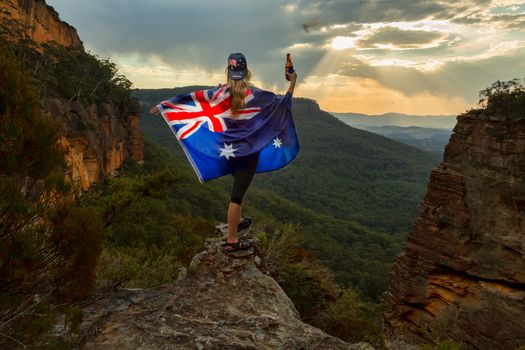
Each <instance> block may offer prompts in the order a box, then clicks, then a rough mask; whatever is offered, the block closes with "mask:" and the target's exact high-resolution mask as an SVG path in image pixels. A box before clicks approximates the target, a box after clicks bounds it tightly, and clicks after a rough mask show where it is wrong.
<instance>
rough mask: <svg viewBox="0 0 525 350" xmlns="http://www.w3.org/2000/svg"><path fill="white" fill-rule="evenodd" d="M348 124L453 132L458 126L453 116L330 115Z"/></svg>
mask: <svg viewBox="0 0 525 350" xmlns="http://www.w3.org/2000/svg"><path fill="white" fill-rule="evenodd" d="M330 114H332V115H333V116H335V117H336V118H338V119H339V120H341V121H343V122H345V123H346V124H348V125H350V126H353V127H357V128H363V127H368V126H384V125H392V126H404V127H408V126H420V127H425V128H438V129H449V130H452V128H454V125H456V116H453V115H408V114H402V113H386V114H381V115H367V114H361V113H330Z"/></svg>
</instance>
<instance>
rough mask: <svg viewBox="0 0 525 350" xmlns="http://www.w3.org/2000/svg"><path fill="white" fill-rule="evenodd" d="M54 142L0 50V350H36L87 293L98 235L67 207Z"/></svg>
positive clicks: (29, 87) (1, 47)
mask: <svg viewBox="0 0 525 350" xmlns="http://www.w3.org/2000/svg"><path fill="white" fill-rule="evenodd" d="M57 137H58V128H57V126H55V125H53V124H52V123H51V122H50V121H49V120H48V119H47V118H46V117H45V116H44V114H43V113H42V110H41V105H40V96H39V92H38V91H37V90H36V89H35V88H34V84H33V82H32V80H31V77H30V75H29V74H27V73H26V72H24V71H23V70H22V69H21V67H20V61H19V60H18V59H17V57H16V56H15V54H13V53H11V51H10V50H8V49H6V46H5V43H1V42H0V247H2V249H1V250H0V347H1V348H9V347H14V345H20V346H22V345H24V346H34V345H39V346H43V344H45V343H46V341H45V335H46V331H47V330H48V329H50V327H51V326H52V325H53V323H54V317H55V315H56V314H57V313H59V312H61V311H64V309H65V308H67V306H66V305H69V304H70V303H71V302H72V301H74V300H77V299H79V298H83V297H85V296H86V295H87V294H89V293H90V291H91V290H92V289H93V287H94V285H95V284H94V282H95V281H94V269H95V266H96V262H97V259H98V256H99V254H100V251H101V249H102V243H103V240H104V232H103V230H102V225H101V223H100V220H99V219H98V217H97V215H96V213H94V212H93V211H92V210H90V209H87V208H79V207H78V206H76V205H75V204H74V203H73V202H72V201H71V200H70V199H69V198H70V197H69V187H68V186H67V184H66V183H65V182H64V171H63V165H64V164H63V155H62V153H61V151H60V150H59V149H58V146H57ZM58 305H62V306H58Z"/></svg>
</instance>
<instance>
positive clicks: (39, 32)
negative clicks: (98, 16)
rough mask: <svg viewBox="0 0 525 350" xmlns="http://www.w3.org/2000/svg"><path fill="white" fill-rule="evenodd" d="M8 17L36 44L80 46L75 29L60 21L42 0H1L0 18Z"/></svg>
mask: <svg viewBox="0 0 525 350" xmlns="http://www.w3.org/2000/svg"><path fill="white" fill-rule="evenodd" d="M2 17H3V19H2ZM8 19H12V20H16V21H18V22H19V23H20V24H21V25H22V26H23V29H24V30H25V31H26V33H27V34H28V35H29V36H30V37H31V38H32V39H33V40H34V41H35V42H36V43H37V44H41V43H45V42H48V41H55V42H57V43H58V44H61V45H64V46H67V47H81V46H82V41H80V38H79V37H78V34H77V31H76V29H75V28H73V27H72V26H70V25H69V24H67V23H66V22H63V21H61V20H60V17H59V16H58V13H57V12H56V11H55V10H54V9H53V8H52V7H51V6H49V5H47V4H46V3H45V1H44V0H2V1H1V2H0V20H8Z"/></svg>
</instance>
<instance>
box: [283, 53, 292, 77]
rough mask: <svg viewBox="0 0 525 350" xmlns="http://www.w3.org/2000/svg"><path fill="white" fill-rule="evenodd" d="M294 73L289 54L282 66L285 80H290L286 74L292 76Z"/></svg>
mask: <svg viewBox="0 0 525 350" xmlns="http://www.w3.org/2000/svg"><path fill="white" fill-rule="evenodd" d="M293 72H294V70H293V64H292V58H291V55H290V54H289V53H287V54H286V63H285V64H284V73H285V74H284V75H285V76H286V80H290V78H289V77H288V75H287V74H286V73H289V74H292V73H293Z"/></svg>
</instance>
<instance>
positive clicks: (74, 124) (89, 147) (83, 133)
mask: <svg viewBox="0 0 525 350" xmlns="http://www.w3.org/2000/svg"><path fill="white" fill-rule="evenodd" d="M44 106H45V109H46V111H47V112H48V114H49V116H50V117H51V118H52V119H54V120H55V121H56V122H58V123H59V124H60V125H61V126H62V130H61V136H60V141H59V142H60V146H61V148H62V149H63V150H64V151H65V160H66V164H67V168H68V169H67V172H66V177H67V179H68V180H69V181H70V182H72V183H73V184H74V185H76V188H78V189H80V190H86V189H88V188H89V186H90V185H91V183H93V182H100V181H101V180H103V179H104V177H106V176H113V175H115V174H116V171H117V169H118V168H119V167H120V166H121V165H122V162H123V161H124V160H125V159H127V158H131V159H133V160H135V161H139V162H140V161H142V159H143V158H144V152H143V142H142V136H141V134H140V130H139V125H138V121H139V116H140V115H139V114H128V115H119V114H118V112H117V111H115V109H114V108H113V106H112V105H110V104H105V105H102V106H100V107H99V108H97V106H95V105H91V106H89V107H84V106H83V105H82V104H80V103H79V102H76V101H73V102H67V101H64V100H59V99H49V100H46V101H44Z"/></svg>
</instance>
